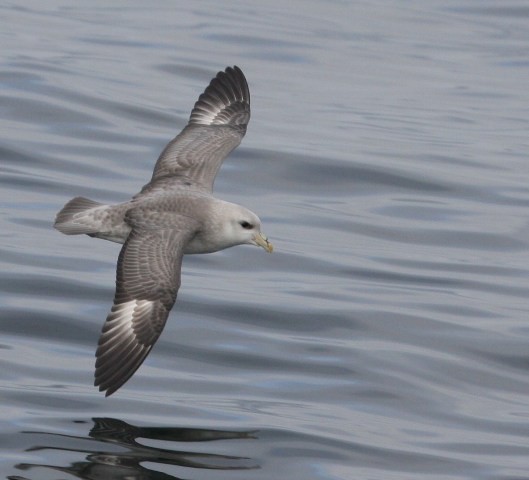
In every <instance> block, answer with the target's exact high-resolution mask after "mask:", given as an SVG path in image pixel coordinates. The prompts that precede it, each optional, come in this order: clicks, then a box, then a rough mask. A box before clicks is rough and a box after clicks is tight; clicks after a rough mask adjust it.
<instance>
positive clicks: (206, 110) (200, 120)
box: [189, 65, 250, 127]
mask: <svg viewBox="0 0 529 480" xmlns="http://www.w3.org/2000/svg"><path fill="white" fill-rule="evenodd" d="M249 120H250V89H249V87H248V82H247V81H246V77H245V76H244V73H243V72H242V70H241V69H240V68H239V67H238V66H237V65H234V66H233V67H226V68H225V69H224V70H223V71H222V70H221V71H220V72H218V73H217V75H216V76H215V77H214V78H213V79H212V80H211V82H210V83H209V85H208V87H207V88H206V89H205V90H204V93H202V95H200V97H199V98H198V100H197V102H196V103H195V106H194V108H193V110H192V111H191V116H190V118H189V123H191V124H195V125H232V126H244V127H245V126H246V125H247V124H248V121H249Z"/></svg>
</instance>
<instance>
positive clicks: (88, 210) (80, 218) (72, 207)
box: [53, 197, 108, 235]
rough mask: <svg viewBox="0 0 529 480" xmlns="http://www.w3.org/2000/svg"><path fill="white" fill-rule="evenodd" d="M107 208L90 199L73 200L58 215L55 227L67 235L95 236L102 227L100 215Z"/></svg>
mask: <svg viewBox="0 0 529 480" xmlns="http://www.w3.org/2000/svg"><path fill="white" fill-rule="evenodd" d="M107 207H108V205H105V204H103V203H99V202H94V201H93V200H90V199H89V198H84V197H75V198H72V199H71V200H70V201H69V202H68V203H67V204H66V205H65V206H64V207H63V208H62V210H61V211H60V212H59V213H58V214H57V216H56V217H55V224H54V225H53V226H54V227H55V228H56V229H57V230H59V231H60V232H62V233H64V234H66V235H80V234H83V233H85V234H88V235H90V234H95V233H97V232H99V230H100V226H101V221H100V219H99V218H98V216H99V217H100V215H98V214H99V213H100V212H101V210H106V209H107Z"/></svg>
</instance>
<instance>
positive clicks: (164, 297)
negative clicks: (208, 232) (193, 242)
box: [95, 208, 197, 396]
mask: <svg viewBox="0 0 529 480" xmlns="http://www.w3.org/2000/svg"><path fill="white" fill-rule="evenodd" d="M126 221H127V222H128V223H129V224H130V225H131V226H132V231H131V233H130V234H129V237H128V239H127V241H126V242H125V244H124V245H123V247H122V249H121V252H120V254H119V259H118V265H117V275H116V293H115V296H114V305H113V306H112V309H111V311H110V313H109V314H108V317H107V319H106V322H105V324H104V325H103V330H102V333H101V337H100V338H99V345H98V348H97V352H96V357H97V360H96V371H95V385H96V386H98V387H99V390H100V391H104V390H105V391H106V395H107V396H108V395H111V394H112V393H113V392H115V391H116V390H117V389H118V388H120V387H121V386H122V385H123V384H124V383H125V382H126V381H127V380H128V379H129V378H130V377H131V376H132V375H133V374H134V372H135V371H136V370H137V369H138V368H139V366H140V365H141V364H142V362H143V361H144V360H145V357H146V356H147V355H148V353H149V352H150V350H151V348H152V347H153V345H154V343H155V342H156V340H157V339H158V337H159V336H160V333H161V332H162V330H163V328H164V326H165V322H166V320H167V317H168V315H169V311H170V310H171V308H172V306H173V304H174V302H175V300H176V293H177V291H178V288H179V287H180V270H181V266H182V256H183V249H184V246H185V245H186V244H187V242H188V241H189V240H190V239H191V238H192V236H193V235H194V234H195V232H196V228H197V225H196V222H195V221H194V220H192V219H190V218H189V217H185V216H181V215H178V214H175V213H170V212H157V211H147V210H145V209H142V208H137V209H133V210H131V211H129V212H128V213H127V216H126Z"/></svg>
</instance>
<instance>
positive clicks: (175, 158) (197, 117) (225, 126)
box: [151, 66, 250, 192]
mask: <svg viewBox="0 0 529 480" xmlns="http://www.w3.org/2000/svg"><path fill="white" fill-rule="evenodd" d="M249 121H250V91H249V89H248V83H247V82H246V78H245V77H244V74H243V73H242V71H241V70H240V68H239V67H236V66H235V67H233V68H232V67H228V68H226V70H225V71H224V72H219V73H218V74H217V76H216V77H215V78H214V79H213V80H211V83H210V84H209V86H208V87H207V88H206V90H205V91H204V93H203V94H202V95H200V97H199V99H198V101H197V102H196V103H195V107H194V108H193V110H192V112H191V116H190V118H189V123H188V124H187V126H186V127H185V128H184V129H183V130H182V132H181V133H180V134H179V135H177V136H176V137H175V138H174V139H173V140H171V141H170V142H169V143H168V144H167V146H166V147H165V149H164V150H163V151H162V153H161V154H160V157H159V158H158V161H157V162H156V165H155V167H154V173H153V176H152V179H151V182H155V181H156V180H158V179H160V178H163V177H168V176H174V177H179V178H180V179H184V180H185V182H186V185H189V184H192V185H195V186H196V187H199V188H202V189H204V190H206V191H208V192H211V191H212V190H213V183H214V181H215V177H216V175H217V172H218V170H219V168H220V166H221V164H222V161H223V160H224V159H225V158H226V157H227V156H228V154H229V153H230V152H231V151H232V150H233V149H234V148H235V147H237V145H239V143H241V140H242V138H243V137H244V134H245V133H246V126H247V125H248V122H249ZM187 182H189V183H187Z"/></svg>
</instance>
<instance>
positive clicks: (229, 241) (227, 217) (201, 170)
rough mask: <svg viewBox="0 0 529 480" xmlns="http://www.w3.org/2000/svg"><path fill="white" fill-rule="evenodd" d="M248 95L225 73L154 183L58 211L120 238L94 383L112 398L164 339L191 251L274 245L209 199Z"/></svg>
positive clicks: (239, 129) (236, 137)
mask: <svg viewBox="0 0 529 480" xmlns="http://www.w3.org/2000/svg"><path fill="white" fill-rule="evenodd" d="M249 119H250V93H249V90H248V85H247V83H246V79H245V78H244V75H243V73H242V71H241V70H240V69H239V68H237V67H234V68H231V67H228V68H227V69H226V71H225V72H219V73H218V74H217V76H216V77H215V78H214V79H213V80H212V81H211V83H210V85H209V86H208V88H207V89H206V90H205V92H204V93H203V94H202V95H201V96H200V97H199V99H198V101H197V102H196V104H195V107H194V108H193V111H192V112H191V117H190V120H189V123H188V125H187V126H186V127H185V128H184V130H183V131H182V132H181V133H180V134H179V135H177V136H176V137H175V138H174V139H173V140H171V142H169V144H168V145H167V146H166V147H165V149H164V150H163V151H162V153H161V154H160V157H159V158H158V161H157V162H156V165H155V168H154V173H153V176H152V179H151V181H150V182H149V183H148V184H147V185H145V186H144V187H143V188H142V190H141V191H140V192H139V193H138V194H136V195H135V196H134V197H133V198H132V199H131V200H130V201H128V202H124V203H120V204H117V205H104V204H101V203H98V202H94V201H93V200H89V199H87V198H83V197H76V198H74V199H72V200H70V201H69V202H68V203H67V204H66V205H65V206H64V208H63V209H62V210H61V211H60V212H59V213H58V214H57V217H56V220H55V228H57V229H58V230H60V231H61V232H62V233H65V234H67V235H77V234H87V235H89V236H92V237H96V238H102V239H105V240H110V241H112V242H117V243H122V244H123V247H122V249H121V252H120V255H119V259H118V267H117V276H116V293H115V297H114V305H113V306H112V309H111V311H110V313H109V315H108V317H107V320H106V322H105V324H104V326H103V331H102V334H101V337H100V339H99V346H98V349H97V352H96V357H97V361H96V375H95V377H96V379H95V385H96V386H99V389H100V390H101V391H106V395H110V394H112V393H113V392H115V391H116V390H117V389H118V388H120V387H121V386H122V385H123V384H124V383H125V382H126V381H127V380H128V379H129V378H130V377H131V376H132V375H133V374H134V372H135V371H136V370H137V369H138V368H139V366H140V365H141V364H142V362H143V360H144V359H145V357H146V356H147V354H148V353H149V351H150V350H151V348H152V346H153V345H154V343H155V342H156V340H157V339H158V337H159V335H160V333H161V331H162V329H163V327H164V325H165V322H166V320H167V317H168V315H169V311H170V310H171V308H172V306H173V304H174V302H175V300H176V294H177V291H178V288H179V286H180V270H181V263H182V257H183V255H184V254H197V253H211V252H216V251H219V250H223V249H225V248H229V247H232V246H235V245H240V244H245V243H247V244H254V245H258V246H261V247H263V248H264V249H266V250H267V251H269V252H271V251H272V245H271V243H269V242H268V240H267V239H266V237H265V236H264V235H262V234H261V232H260V225H261V222H260V220H259V217H257V215H255V214H254V213H253V212H251V211H249V210H247V209H246V208H244V207H242V206H240V205H236V204H233V203H229V202H225V201H223V200H219V199H216V198H215V197H213V195H212V190H213V183H214V180H215V176H216V174H217V172H218V170H219V168H220V166H221V164H222V161H223V160H224V158H225V157H226V156H227V155H228V154H229V153H230V152H231V151H232V150H233V149H234V148H235V147H236V146H237V145H239V143H240V141H241V140H242V138H243V136H244V134H245V132H246V125H247V123H248V121H249Z"/></svg>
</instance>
